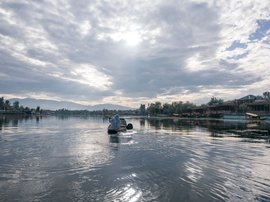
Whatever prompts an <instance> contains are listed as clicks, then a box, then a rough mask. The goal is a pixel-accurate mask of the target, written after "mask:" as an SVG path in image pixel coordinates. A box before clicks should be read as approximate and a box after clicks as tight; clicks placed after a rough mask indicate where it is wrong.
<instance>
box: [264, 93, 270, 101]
mask: <svg viewBox="0 0 270 202" xmlns="http://www.w3.org/2000/svg"><path fill="white" fill-rule="evenodd" d="M263 97H264V99H265V100H270V92H268V91H267V92H264V93H263Z"/></svg>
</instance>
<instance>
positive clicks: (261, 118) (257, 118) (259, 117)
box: [246, 112, 266, 120]
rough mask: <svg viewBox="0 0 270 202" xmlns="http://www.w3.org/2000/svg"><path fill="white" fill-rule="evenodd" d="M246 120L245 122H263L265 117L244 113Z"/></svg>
mask: <svg viewBox="0 0 270 202" xmlns="http://www.w3.org/2000/svg"><path fill="white" fill-rule="evenodd" d="M246 119H247V120H265V119H266V118H265V117H261V116H259V115H258V114H254V113H249V112H247V113H246Z"/></svg>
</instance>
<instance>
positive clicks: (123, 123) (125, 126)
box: [108, 118, 133, 134]
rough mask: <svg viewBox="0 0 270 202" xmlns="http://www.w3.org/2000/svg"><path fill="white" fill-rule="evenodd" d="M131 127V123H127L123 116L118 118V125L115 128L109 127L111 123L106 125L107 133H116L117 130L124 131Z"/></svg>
mask: <svg viewBox="0 0 270 202" xmlns="http://www.w3.org/2000/svg"><path fill="white" fill-rule="evenodd" d="M131 129H133V125H132V124H131V123H129V124H127V122H126V120H125V119H124V118H120V127H119V128H118V129H117V130H115V129H113V128H111V124H110V125H109V126H108V134H117V133H118V132H125V131H126V130H131Z"/></svg>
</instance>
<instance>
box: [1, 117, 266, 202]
mask: <svg viewBox="0 0 270 202" xmlns="http://www.w3.org/2000/svg"><path fill="white" fill-rule="evenodd" d="M127 122H131V123H133V126H134V129H133V130H132V131H129V132H127V133H122V134H120V135H119V136H118V137H110V136H108V134H107V133H106V128H107V125H108V121H107V120H105V119H102V118H99V117H95V118H93V117H88V118H82V117H62V118H60V117H47V118H44V117H43V118H42V119H15V118H8V117H1V118H0V201H176V202H178V201H261V202H262V201H265V202H266V201H270V144H269V134H270V132H269V131H270V126H269V125H270V123H267V122H261V123H260V122H257V123H256V122H253V123H250V122H235V121H226V122H224V121H206V120H201V121H196V120H173V119H154V118H153V119H143V118H128V117H127Z"/></svg>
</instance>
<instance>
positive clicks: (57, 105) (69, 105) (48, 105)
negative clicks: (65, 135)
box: [9, 98, 132, 111]
mask: <svg viewBox="0 0 270 202" xmlns="http://www.w3.org/2000/svg"><path fill="white" fill-rule="evenodd" d="M9 101H10V102H11V104H12V103H13V102H14V101H18V102H19V104H20V105H23V106H24V107H30V108H36V107H37V106H40V108H41V109H50V110H57V109H63V108H64V109H69V110H89V111H95V110H103V109H108V110H130V109H132V108H130V107H125V106H122V105H114V104H98V105H82V104H78V103H74V102H67V101H56V100H46V99H33V98H24V99H21V98H12V99H9Z"/></svg>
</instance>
